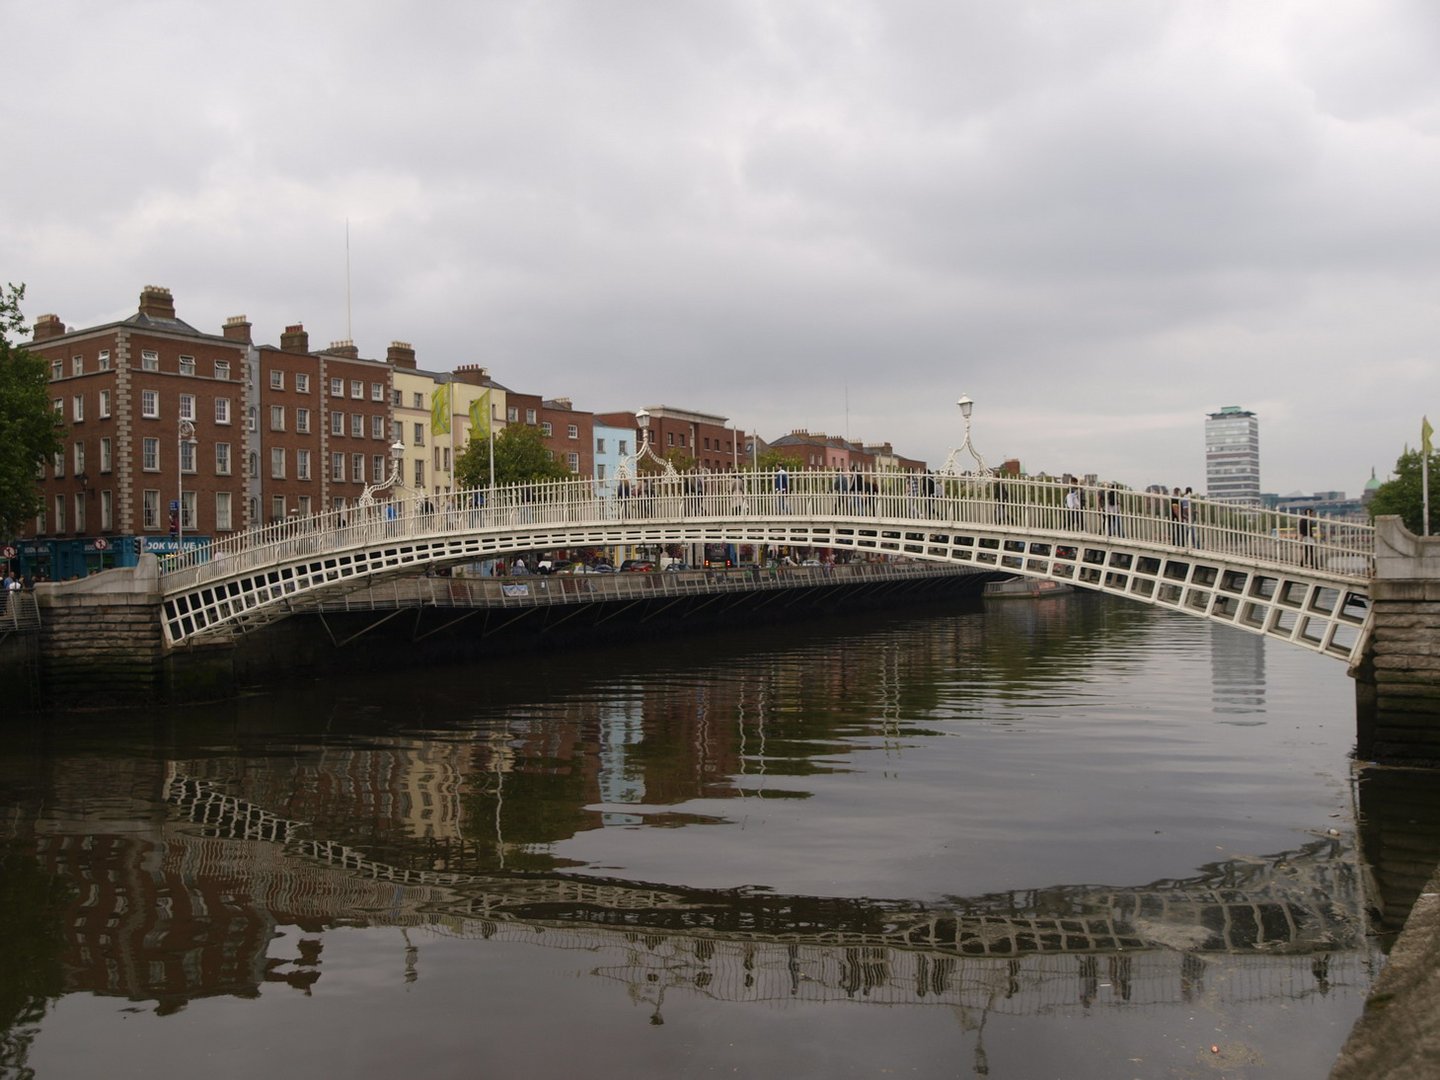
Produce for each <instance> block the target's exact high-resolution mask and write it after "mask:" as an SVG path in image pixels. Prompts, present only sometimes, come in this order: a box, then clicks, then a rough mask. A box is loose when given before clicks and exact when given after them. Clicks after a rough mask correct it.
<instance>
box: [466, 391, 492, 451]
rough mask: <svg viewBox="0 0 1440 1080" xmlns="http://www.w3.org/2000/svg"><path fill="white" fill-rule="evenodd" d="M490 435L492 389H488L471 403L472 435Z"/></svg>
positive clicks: (483, 437) (486, 436) (487, 436)
mask: <svg viewBox="0 0 1440 1080" xmlns="http://www.w3.org/2000/svg"><path fill="white" fill-rule="evenodd" d="M476 436H479V437H480V438H482V439H485V438H489V436H490V391H489V390H486V391H485V393H483V394H481V395H480V396H479V397H478V398H476V399H475V400H474V401H472V402H471V403H470V437H471V438H472V439H473V438H475V437H476Z"/></svg>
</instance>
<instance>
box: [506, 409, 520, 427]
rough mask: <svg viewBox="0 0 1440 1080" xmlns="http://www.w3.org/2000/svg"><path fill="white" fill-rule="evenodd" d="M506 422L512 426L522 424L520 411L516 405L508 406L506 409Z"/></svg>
mask: <svg viewBox="0 0 1440 1080" xmlns="http://www.w3.org/2000/svg"><path fill="white" fill-rule="evenodd" d="M505 421H506V423H510V424H518V423H519V422H520V410H519V409H517V408H516V407H515V406H514V405H507V406H506V407H505Z"/></svg>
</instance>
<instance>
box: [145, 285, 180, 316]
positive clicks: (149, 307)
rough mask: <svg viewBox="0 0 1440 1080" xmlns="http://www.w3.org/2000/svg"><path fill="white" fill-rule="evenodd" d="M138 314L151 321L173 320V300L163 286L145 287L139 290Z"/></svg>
mask: <svg viewBox="0 0 1440 1080" xmlns="http://www.w3.org/2000/svg"><path fill="white" fill-rule="evenodd" d="M140 314H141V315H148V316H149V317H150V318H152V319H173V318H175V298H174V297H173V296H171V295H170V290H169V289H167V288H165V286H163V285H146V286H145V288H143V289H141V290H140Z"/></svg>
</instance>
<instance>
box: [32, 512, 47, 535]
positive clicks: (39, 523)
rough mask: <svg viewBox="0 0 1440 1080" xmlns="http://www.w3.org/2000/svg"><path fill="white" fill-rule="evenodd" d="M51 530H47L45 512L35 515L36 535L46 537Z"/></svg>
mask: <svg viewBox="0 0 1440 1080" xmlns="http://www.w3.org/2000/svg"><path fill="white" fill-rule="evenodd" d="M49 531H50V530H49V529H47V528H45V511H44V510H41V511H40V512H39V513H38V514H36V515H35V535H36V536H44V535H45V534H46V533H47V532H49Z"/></svg>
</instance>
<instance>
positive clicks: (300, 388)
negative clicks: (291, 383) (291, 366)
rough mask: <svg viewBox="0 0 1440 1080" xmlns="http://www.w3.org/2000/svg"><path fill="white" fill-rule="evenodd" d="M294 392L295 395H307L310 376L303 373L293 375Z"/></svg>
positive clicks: (298, 372)
mask: <svg viewBox="0 0 1440 1080" xmlns="http://www.w3.org/2000/svg"><path fill="white" fill-rule="evenodd" d="M295 392H296V393H297V394H308V393H309V392H310V376H309V375H306V374H305V373H304V372H303V371H297V372H296V373H295Z"/></svg>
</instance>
